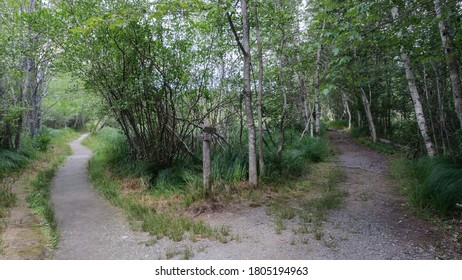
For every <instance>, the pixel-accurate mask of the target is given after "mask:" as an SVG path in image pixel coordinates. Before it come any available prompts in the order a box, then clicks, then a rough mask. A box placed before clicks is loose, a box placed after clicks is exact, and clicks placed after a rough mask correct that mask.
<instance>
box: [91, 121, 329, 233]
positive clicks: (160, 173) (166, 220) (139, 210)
mask: <svg viewBox="0 0 462 280" xmlns="http://www.w3.org/2000/svg"><path fill="white" fill-rule="evenodd" d="M286 136H287V139H289V140H287V141H286V145H285V149H284V152H283V153H280V154H278V152H277V147H274V146H271V145H269V146H268V147H266V149H265V151H266V153H265V163H266V169H267V174H270V175H267V176H266V177H264V178H262V181H261V184H262V185H263V186H264V185H267V184H269V185H271V186H270V187H261V188H259V189H261V190H262V192H259V191H258V190H252V189H249V188H247V187H246V183H245V181H246V178H247V170H248V165H247V160H248V156H247V151H246V148H245V147H242V146H241V145H239V139H237V138H232V140H231V141H229V145H226V146H225V147H220V146H218V145H217V146H215V147H213V151H212V180H213V189H214V192H215V195H214V200H215V201H217V200H218V201H223V200H233V199H236V198H237V199H240V198H245V199H249V200H255V201H258V197H260V196H261V195H264V194H263V192H265V191H266V190H268V189H272V190H271V191H272V192H275V193H278V192H281V193H282V192H283V191H282V190H283V189H284V188H286V186H287V184H288V181H292V180H296V179H297V178H301V176H302V175H303V174H306V173H307V172H308V171H309V168H310V166H311V164H312V163H317V162H321V161H323V160H324V159H325V158H326V157H327V156H329V154H330V152H331V151H330V149H329V146H328V143H327V140H326V139H324V138H322V137H316V138H310V137H305V138H303V139H301V140H299V138H300V133H297V132H295V131H288V132H287V133H286ZM243 139H245V137H244V138H243ZM84 144H85V145H87V146H89V147H90V148H91V149H92V150H93V152H94V156H93V157H92V159H91V160H90V162H89V170H90V177H91V179H92V181H93V182H94V185H95V186H96V188H97V189H98V190H99V192H100V193H101V194H102V195H104V196H105V197H106V198H107V199H108V200H109V201H111V202H112V203H113V204H115V205H117V206H119V207H121V208H123V209H125V210H126V212H127V213H128V216H129V217H130V219H131V221H132V224H135V225H139V228H140V229H142V230H145V231H148V232H150V233H151V234H152V235H154V236H156V237H158V238H162V237H164V236H166V237H169V238H170V239H172V240H175V241H178V240H182V239H183V238H184V236H187V235H189V237H190V238H192V239H197V238H204V237H205V238H211V239H218V240H220V241H222V242H228V241H229V240H231V239H232V238H233V237H232V236H230V235H229V232H228V231H226V230H220V229H216V228H211V227H210V226H208V225H206V224H204V223H203V222H198V221H195V220H194V219H191V218H189V217H186V216H184V215H181V214H179V213H182V212H184V211H185V210H186V209H187V208H188V207H194V206H200V205H201V204H203V203H205V204H207V202H206V201H205V200H204V196H203V194H202V163H201V161H200V160H198V158H200V151H198V154H197V155H196V156H195V157H191V158H189V159H182V160H181V161H178V162H176V163H175V164H174V165H173V166H172V167H171V168H168V169H162V170H157V169H156V166H155V165H153V164H149V163H146V162H133V161H130V160H129V159H130V156H129V153H128V149H127V144H126V140H125V138H124V136H123V135H121V134H120V133H119V132H118V131H117V130H115V129H112V128H105V129H103V130H101V131H100V132H99V133H98V134H94V135H91V136H90V137H88V138H87V139H86V140H85V141H84ZM325 186H326V185H324V187H325ZM326 188H327V187H326ZM326 190H327V189H326ZM320 193H323V192H320ZM186 233H187V234H186ZM185 234H186V235H185Z"/></svg>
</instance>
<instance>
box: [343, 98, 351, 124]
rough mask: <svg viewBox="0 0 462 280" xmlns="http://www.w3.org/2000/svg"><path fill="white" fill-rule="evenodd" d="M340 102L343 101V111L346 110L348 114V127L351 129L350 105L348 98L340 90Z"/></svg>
mask: <svg viewBox="0 0 462 280" xmlns="http://www.w3.org/2000/svg"><path fill="white" fill-rule="evenodd" d="M342 102H343V107H344V108H345V111H346V112H347V115H348V129H351V111H350V106H349V105H348V99H347V98H346V96H345V93H344V92H342Z"/></svg>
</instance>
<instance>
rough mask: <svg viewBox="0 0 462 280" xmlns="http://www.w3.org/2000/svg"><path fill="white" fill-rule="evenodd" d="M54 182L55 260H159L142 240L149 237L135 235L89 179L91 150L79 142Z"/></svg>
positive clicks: (74, 145)
mask: <svg viewBox="0 0 462 280" xmlns="http://www.w3.org/2000/svg"><path fill="white" fill-rule="evenodd" d="M86 136H87V134H84V135H82V136H81V137H80V138H79V139H77V140H75V141H73V142H71V143H70V146H71V148H72V151H73V155H71V156H70V157H69V158H68V159H67V161H66V162H65V163H64V165H63V166H62V167H61V168H60V169H59V170H58V171H57V173H56V176H55V178H54V179H53V181H52V202H53V205H54V209H55V216H56V219H57V222H58V230H59V236H60V240H59V243H58V248H57V249H56V251H55V252H54V258H55V259H91V260H96V259H149V258H156V256H155V255H153V253H154V252H153V251H152V250H148V249H149V248H148V247H146V246H144V245H143V243H142V241H143V239H147V237H146V236H147V235H145V234H141V233H137V232H133V231H132V230H131V229H130V225H129V223H128V222H127V221H126V219H125V217H124V215H123V213H122V212H121V211H120V210H119V209H117V208H115V207H113V206H112V205H110V204H109V203H108V202H107V201H106V200H104V199H103V198H102V197H101V196H100V195H99V194H98V193H97V192H96V191H95V190H94V188H93V187H92V185H91V183H90V181H89V177H88V169H87V167H88V160H89V158H90V156H91V151H90V150H89V149H88V148H86V147H84V146H82V145H81V144H80V143H81V141H82V140H83V139H85V137H86Z"/></svg>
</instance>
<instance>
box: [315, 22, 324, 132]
mask: <svg viewBox="0 0 462 280" xmlns="http://www.w3.org/2000/svg"><path fill="white" fill-rule="evenodd" d="M325 25H326V21H325V20H324V22H323V24H322V29H321V36H320V38H319V39H320V41H321V40H322V36H323V31H324V27H325ZM321 54H322V43H321V42H319V47H318V51H317V52H316V72H315V77H314V111H315V114H316V120H315V122H316V125H315V129H316V135H319V134H320V133H321V108H320V105H319V87H320V73H319V72H320V71H321Z"/></svg>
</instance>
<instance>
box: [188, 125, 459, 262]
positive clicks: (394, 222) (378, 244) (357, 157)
mask: <svg viewBox="0 0 462 280" xmlns="http://www.w3.org/2000/svg"><path fill="white" fill-rule="evenodd" d="M329 136H330V139H331V143H332V144H333V145H334V147H336V148H337V149H338V151H339V156H338V161H339V162H338V165H339V166H340V167H341V168H342V169H343V170H344V172H345V173H346V180H345V182H343V183H342V188H343V189H344V191H346V192H347V194H348V195H347V197H346V198H345V199H344V203H343V206H342V207H341V208H340V209H338V210H335V211H333V212H332V213H331V214H330V215H329V216H328V217H327V220H326V222H325V223H324V225H323V226H322V229H321V230H322V232H323V237H322V238H315V237H314V236H313V234H299V233H297V234H296V233H294V231H292V230H291V229H292V228H296V226H297V225H296V223H297V221H292V224H289V225H287V229H286V230H285V231H283V232H282V234H279V235H277V234H275V225H274V221H273V219H272V217H271V216H269V215H267V214H266V211H265V207H260V208H255V209H254V208H250V207H245V206H244V207H243V206H242V205H241V206H239V207H235V209H232V210H231V211H225V212H222V213H212V214H209V215H207V216H206V217H203V220H204V221H206V222H209V223H211V224H214V225H219V224H221V223H223V222H225V223H227V224H228V225H230V226H231V229H232V232H233V233H234V234H237V235H238V236H239V237H240V238H239V239H238V241H237V242H234V241H233V242H231V243H229V244H214V245H213V246H207V247H204V249H203V252H200V253H198V254H196V255H195V256H194V258H198V259H214V258H219V259H429V260H432V259H438V258H450V259H452V258H456V259H461V258H462V252H461V251H460V248H458V247H456V245H455V244H452V243H451V242H450V241H449V238H448V237H447V236H445V235H444V233H442V232H441V231H440V230H439V229H437V228H436V227H435V226H433V225H432V224H430V223H428V222H426V221H424V220H422V219H419V218H416V217H415V215H413V214H412V213H411V212H410V211H409V210H408V209H407V208H405V206H404V203H405V201H404V200H403V198H402V196H400V195H399V193H398V190H397V187H396V186H395V185H394V183H393V182H391V181H390V180H389V179H388V177H387V173H388V166H387V164H388V163H387V160H386V159H385V158H383V157H382V156H381V155H380V154H378V153H377V152H375V151H373V150H371V149H368V148H366V147H364V146H361V145H358V144H356V143H354V142H353V141H352V140H351V139H349V138H348V137H347V135H346V134H345V133H343V132H339V131H334V132H329ZM317 239H319V240H317Z"/></svg>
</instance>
